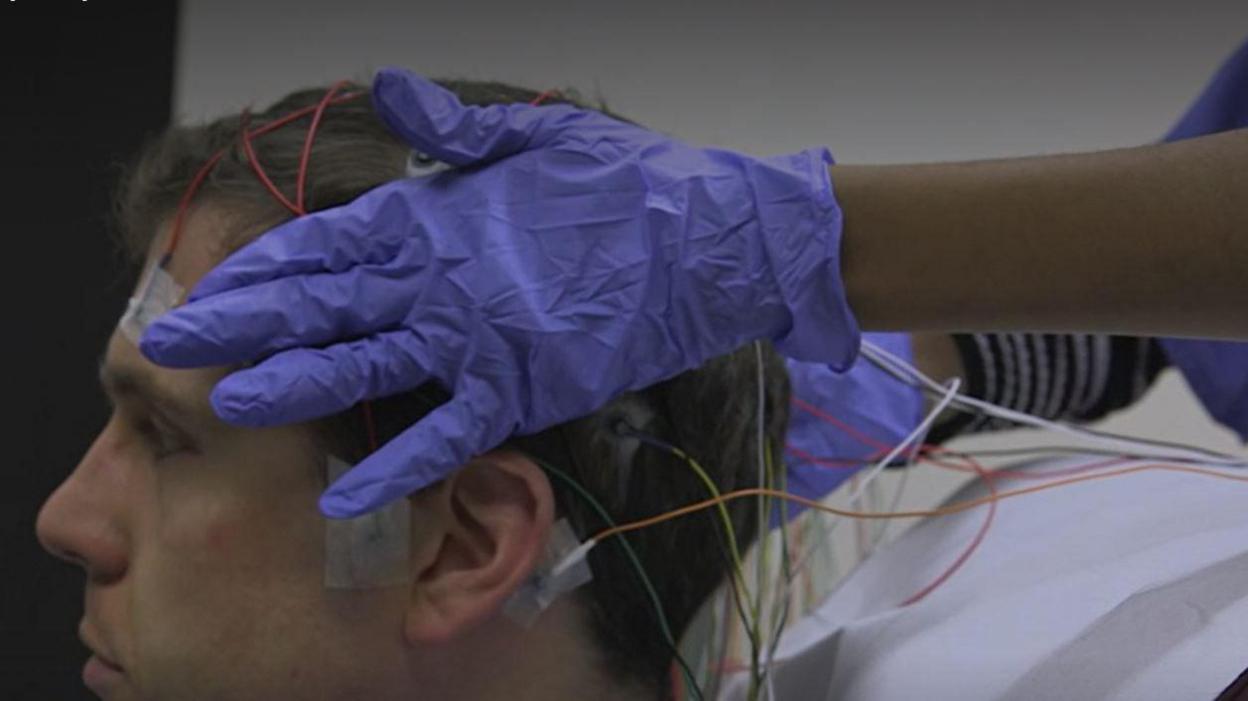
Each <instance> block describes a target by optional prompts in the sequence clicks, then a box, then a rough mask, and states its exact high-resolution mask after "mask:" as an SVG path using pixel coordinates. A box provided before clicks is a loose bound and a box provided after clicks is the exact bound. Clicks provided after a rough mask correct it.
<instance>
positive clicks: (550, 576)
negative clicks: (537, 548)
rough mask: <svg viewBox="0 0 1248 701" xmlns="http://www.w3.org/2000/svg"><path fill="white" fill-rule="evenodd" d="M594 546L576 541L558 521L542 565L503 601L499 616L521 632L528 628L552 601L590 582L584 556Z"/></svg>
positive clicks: (590, 576) (567, 528) (562, 523)
mask: <svg viewBox="0 0 1248 701" xmlns="http://www.w3.org/2000/svg"><path fill="white" fill-rule="evenodd" d="M594 544H595V543H594V541H592V540H591V541H587V542H585V543H582V542H580V541H578V540H577V539H576V534H575V533H574V532H572V527H571V526H570V525H568V521H567V519H559V521H558V522H557V523H556V524H555V525H554V527H553V528H551V531H550V539H549V540H547V541H546V550H545V552H544V553H543V554H542V561H541V562H540V563H539V564H538V566H537V568H536V569H535V570H534V571H533V574H531V575H529V578H528V580H526V581H525V582H524V584H522V585H520V588H519V589H517V590H516V591H515V592H514V593H512V595H511V598H509V599H507V603H506V604H504V605H503V613H504V614H505V615H506V616H507V617H508V618H510V619H511V620H513V621H515V622H516V623H519V624H520V625H521V626H524V627H525V628H528V627H530V626H532V625H533V622H534V621H536V620H537V617H538V616H539V615H541V613H542V611H545V610H546V608H547V607H548V606H550V605H551V604H552V603H554V601H555V599H558V598H559V597H560V596H562V595H564V594H566V593H568V592H570V591H572V590H574V589H576V588H577V587H579V586H581V585H582V584H585V583H586V582H588V581H589V580H591V579H593V577H594V575H593V572H592V571H591V570H590V569H589V560H587V559H586V555H588V553H589V550H590V548H592V547H593V546H594Z"/></svg>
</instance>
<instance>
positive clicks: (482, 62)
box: [175, 0, 1248, 501]
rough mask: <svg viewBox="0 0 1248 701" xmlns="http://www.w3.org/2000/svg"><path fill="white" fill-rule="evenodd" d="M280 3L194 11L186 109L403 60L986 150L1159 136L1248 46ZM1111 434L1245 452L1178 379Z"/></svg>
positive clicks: (1073, 33)
mask: <svg viewBox="0 0 1248 701" xmlns="http://www.w3.org/2000/svg"><path fill="white" fill-rule="evenodd" d="M271 5H273V4H270V5H262V4H261V3H246V4H244V3H240V2H222V1H219V0H218V1H216V2H212V1H209V0H186V1H185V2H184V12H183V16H182V28H181V31H182V35H181V56H180V59H179V63H178V67H177V84H176V85H177V87H176V99H175V105H176V114H177V115H179V117H180V118H182V119H198V118H203V117H208V116H212V115H214V114H216V113H219V112H223V111H226V110H232V109H236V108H238V107H241V106H243V105H245V104H248V103H256V104H263V103H265V102H266V101H269V100H271V99H273V98H275V97H277V96H279V95H281V94H283V93H285V92H287V91H288V90H290V89H291V88H293V87H296V86H303V85H310V84H324V83H328V82H330V81H332V80H335V79H338V78H341V77H360V78H367V77H368V76H369V75H370V73H371V70H372V69H374V68H376V67H378V66H383V65H390V64H397V65H402V66H406V67H410V68H413V69H416V70H418V71H421V72H424V73H427V74H430V75H434V76H458V77H469V78H489V79H497V80H505V81H510V82H517V83H521V84H527V85H530V86H532V87H535V88H546V87H566V86H574V87H578V88H580V89H581V90H582V91H583V92H584V93H586V94H589V95H593V94H595V93H597V94H600V95H601V96H602V97H604V98H606V99H607V100H608V101H609V103H610V105H611V106H612V107H613V108H614V109H616V110H617V111H619V112H621V113H622V114H626V115H628V116H630V117H632V118H633V119H637V120H640V121H642V122H644V123H646V124H648V125H650V126H651V127H653V128H656V129H660V130H663V131H666V132H669V133H672V134H674V135H676V136H678V137H681V138H683V139H686V140H690V141H696V142H699V143H703V144H708V145H717V146H723V147H728V148H735V149H740V150H744V151H748V152H752V153H756V154H767V153H776V152H782V151H790V150H796V149H800V148H804V147H807V146H812V145H819V144H823V145H827V146H829V147H831V149H832V150H833V153H835V154H836V155H837V157H838V159H839V160H841V161H842V162H860V163H865V162H877V163H879V162H903V161H923V160H950V159H973V158H987V157H999V156H1009V155H1023V154H1033V153H1051V152H1060V151H1072V150H1089V149H1102V148H1110V147H1118V146H1129V145H1134V144H1140V143H1144V142H1147V141H1150V140H1154V139H1156V138H1158V137H1159V136H1160V135H1161V134H1162V133H1163V132H1164V131H1165V130H1166V129H1167V128H1168V127H1169V126H1170V125H1171V124H1172V123H1173V121H1174V120H1175V119H1176V118H1177V117H1178V115H1179V114H1180V112H1181V111H1182V110H1183V109H1184V107H1185V106H1186V105H1187V104H1188V103H1189V102H1190V101H1191V100H1192V98H1193V97H1194V96H1195V95H1196V94H1197V93H1198V92H1199V91H1200V89H1201V87H1202V86H1203V85H1204V82H1205V81H1206V80H1207V79H1208V78H1209V76H1210V75H1211V73H1212V72H1213V70H1214V69H1215V68H1216V67H1217V65H1218V64H1219V63H1220V61H1221V60H1222V59H1223V58H1225V57H1226V56H1227V55H1228V54H1229V53H1230V52H1231V51H1232V50H1233V49H1234V48H1235V46H1236V45H1237V44H1238V43H1239V42H1240V41H1241V40H1243V39H1244V38H1245V37H1248V2H1243V1H1242V0H1241V1H1239V2H1229V1H1226V0H1218V1H1211V0H1194V1H1191V2H1177V1H1176V2H1170V3H1162V2H1157V1H1155V0H1139V1H1136V2H1120V1H1117V0H1115V1H1114V2H1099V3H1097V2H1085V3H1074V2H1041V1H1039V0H1037V1H1035V2H1009V1H1005V2H928V3H923V2H915V1H913V0H911V1H910V2H906V3H899V2H888V1H882V2H830V1H829V2H823V3H810V2H807V3H797V2H770V3H764V2H757V3H732V2H710V1H707V0H697V1H696V2H683V3H682V2H676V1H669V2H666V3H653V2H650V1H649V0H646V1H645V2H641V1H633V2H611V3H593V2H567V3H557V2H549V1H547V0H538V1H532V0H531V1H529V2H525V1H523V0H521V1H517V2H511V3H506V4H504V3H493V4H489V5H486V4H481V3H472V2H458V3H452V2H439V3H417V2H410V3H406V4H400V3H397V2H393V1H390V2H380V1H379V0H357V1H356V2H342V1H341V0H339V1H338V2H332V3H331V2H325V1H324V0H315V1H307V2H299V3H276V5H280V7H274V6H271ZM764 7H767V8H771V9H768V10H764V9H763V8H764ZM1107 427H1108V428H1111V429H1116V430H1125V431H1130V432H1135V433H1138V434H1141V435H1148V436H1154V437H1164V438H1169V439H1174V440H1184V441H1190V442H1195V443H1199V444H1202V445H1205V446H1207V447H1213V448H1222V449H1229V450H1236V449H1239V447H1238V445H1237V443H1236V442H1235V441H1234V440H1233V439H1232V437H1231V435H1230V433H1229V432H1227V431H1223V430H1221V429H1218V428H1217V427H1214V426H1212V425H1211V424H1210V423H1209V422H1208V421H1207V420H1206V419H1205V418H1204V416H1203V413H1202V412H1201V410H1200V408H1199V407H1198V406H1197V405H1196V404H1195V403H1194V401H1193V400H1192V398H1191V396H1190V394H1189V393H1188V392H1187V390H1186V388H1185V386H1184V385H1183V383H1182V381H1181V380H1180V379H1179V378H1177V377H1175V376H1173V375H1169V376H1167V377H1165V378H1163V380H1162V381H1161V382H1160V383H1159V384H1158V385H1157V386H1156V387H1155V388H1154V391H1153V392H1152V393H1151V394H1150V395H1149V397H1148V399H1147V400H1146V401H1144V402H1143V403H1141V404H1140V405H1139V406H1137V407H1135V408H1133V409H1132V410H1130V411H1127V412H1123V413H1122V414H1120V415H1119V416H1117V417H1115V418H1114V419H1111V420H1110V421H1109V422H1108V424H1107ZM1032 438H1033V437H1032V436H1023V435H1021V434H1019V433H1013V434H1010V435H1007V436H1003V437H998V438H990V439H971V440H970V441H968V442H963V443H962V444H963V445H984V444H994V445H995V444H999V443H1002V442H1006V443H1018V442H1020V441H1023V442H1028V443H1031V442H1033V440H1032ZM950 484H951V483H950V481H949V479H948V477H947V476H944V475H937V474H935V473H933V474H932V476H931V477H930V478H929V477H927V476H924V475H920V476H919V477H918V478H916V479H915V481H912V482H911V486H910V487H909V488H908V489H909V490H910V493H911V494H913V495H914V496H915V497H916V498H917V499H918V500H920V501H922V500H928V501H930V500H931V499H934V498H936V497H937V496H939V495H940V494H942V493H944V492H945V491H946V490H947V489H948V488H949V485H950Z"/></svg>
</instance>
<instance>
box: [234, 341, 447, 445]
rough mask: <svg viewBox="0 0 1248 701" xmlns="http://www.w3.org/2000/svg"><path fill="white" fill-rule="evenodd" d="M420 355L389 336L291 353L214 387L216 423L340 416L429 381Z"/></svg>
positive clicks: (263, 422)
mask: <svg viewBox="0 0 1248 701" xmlns="http://www.w3.org/2000/svg"><path fill="white" fill-rule="evenodd" d="M428 367H429V364H428V362H427V360H426V359H425V354H424V350H423V348H422V347H421V345H420V344H419V343H417V342H416V340H415V338H414V337H413V336H412V334H411V333H409V332H407V331H395V332H391V333H386V334H379V335H377V336H373V337H371V338H364V339H358V340H354V341H350V342H347V343H339V344H337V345H333V346H329V347H328V348H323V349H322V348H295V349H292V350H288V351H284V352H282V353H278V354H277V355H275V356H273V357H271V358H268V359H266V360H265V361H264V362H262V363H260V364H259V365H257V366H255V367H253V368H248V369H246V370H240V371H238V372H235V373H233V374H231V375H229V376H228V377H226V378H225V379H223V380H221V381H220V382H218V383H217V386H216V387H215V388H214V389H213V391H212V395H211V397H210V399H211V401H212V407H213V409H214V410H215V411H216V413H217V416H219V417H221V420H223V421H225V422H227V423H231V424H236V425H241V426H257V427H258V426H276V425H280V424H290V423H296V422H299V421H309V420H312V419H317V418H320V417H322V416H329V415H331V414H337V413H339V412H342V411H346V410H347V409H350V408H351V407H353V406H355V405H356V404H358V403H359V402H361V401H363V400H366V399H373V398H376V397H381V396H387V395H391V394H399V393H400V392H406V391H409V390H413V389H415V388H417V387H419V386H420V385H422V384H424V383H425V382H426V381H428V380H429V379H430V376H429V372H428V370H427V368H428Z"/></svg>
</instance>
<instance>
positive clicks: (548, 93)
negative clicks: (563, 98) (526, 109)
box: [529, 90, 560, 107]
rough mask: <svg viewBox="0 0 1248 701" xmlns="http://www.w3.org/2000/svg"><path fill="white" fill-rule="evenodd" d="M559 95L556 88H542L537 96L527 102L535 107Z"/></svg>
mask: <svg viewBox="0 0 1248 701" xmlns="http://www.w3.org/2000/svg"><path fill="white" fill-rule="evenodd" d="M559 96H560V95H559V91H558V90H543V91H542V92H540V93H538V95H537V97H535V98H533V101H532V102H530V103H529V104H530V105H532V106H534V107H537V106H538V105H540V104H542V103H543V102H545V101H546V100H549V99H550V98H552V97H559Z"/></svg>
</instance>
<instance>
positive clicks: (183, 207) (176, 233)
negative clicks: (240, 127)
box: [161, 151, 225, 266]
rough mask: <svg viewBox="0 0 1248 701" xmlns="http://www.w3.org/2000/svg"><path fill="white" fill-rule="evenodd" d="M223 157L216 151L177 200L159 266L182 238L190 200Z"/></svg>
mask: <svg viewBox="0 0 1248 701" xmlns="http://www.w3.org/2000/svg"><path fill="white" fill-rule="evenodd" d="M224 155H225V151H217V152H216V153H214V154H213V155H212V158H209V159H208V160H207V161H206V162H205V163H204V165H203V166H201V167H200V169H199V172H197V173H195V177H194V178H191V184H190V185H188V186H187V187H186V192H183V193H182V199H180V200H178V210H177V213H176V214H175V215H174V217H173V230H172V231H171V232H170V234H169V245H168V246H165V255H164V257H163V258H162V259H161V265H162V266H163V265H164V264H165V263H167V262H168V261H169V257H170V256H172V255H173V249H175V248H177V247H178V241H179V240H180V239H181V238H182V225H183V222H184V221H185V219H186V212H187V210H189V209H190V208H191V198H193V197H195V193H196V192H198V191H199V187H200V185H202V184H203V183H204V180H205V179H206V178H207V177H208V174H209V173H211V172H212V169H213V167H214V166H216V165H217V162H218V161H220V160H221V157H222V156H224Z"/></svg>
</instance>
